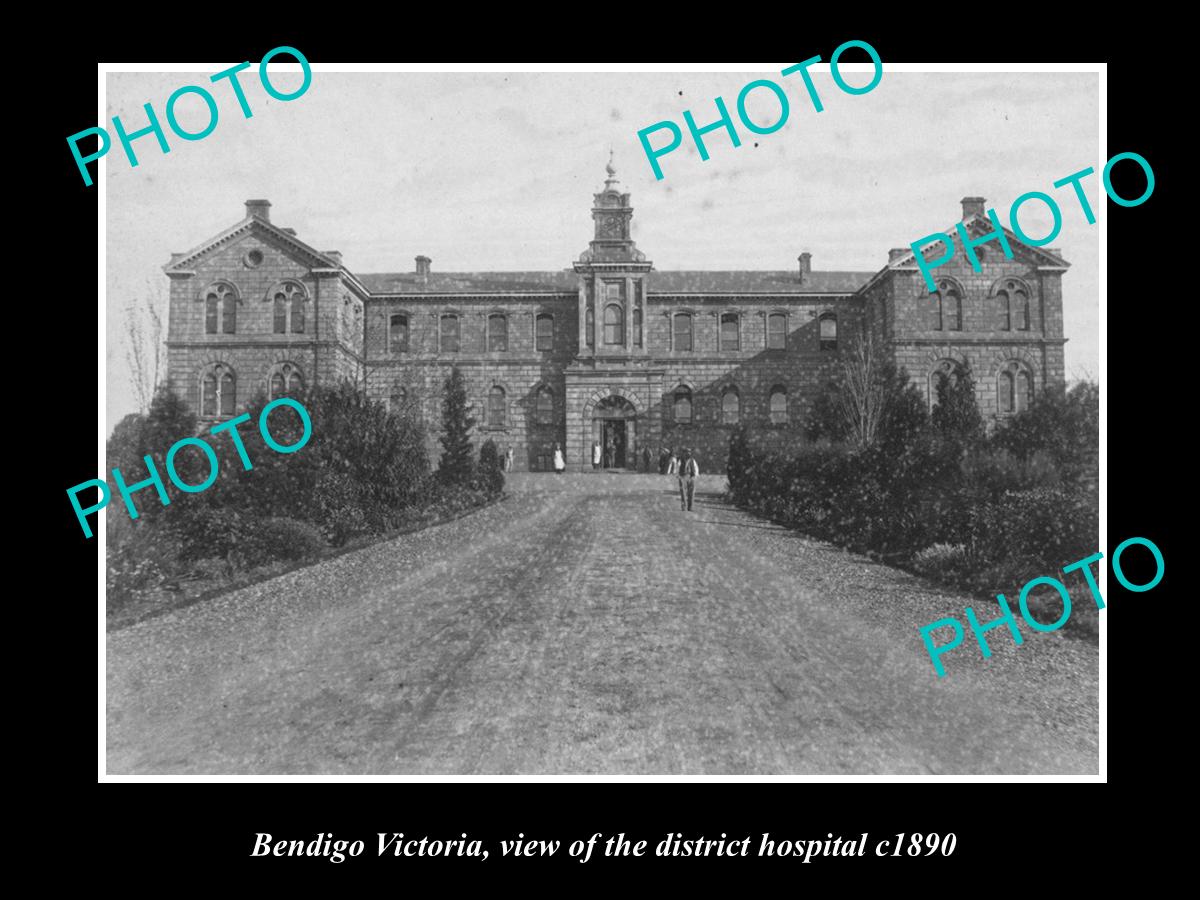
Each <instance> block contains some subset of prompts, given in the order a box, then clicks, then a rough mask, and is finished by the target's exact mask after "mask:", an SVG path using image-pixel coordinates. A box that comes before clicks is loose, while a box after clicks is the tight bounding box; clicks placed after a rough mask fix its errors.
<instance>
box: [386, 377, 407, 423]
mask: <svg viewBox="0 0 1200 900" xmlns="http://www.w3.org/2000/svg"><path fill="white" fill-rule="evenodd" d="M407 406H408V391H406V390H405V389H404V385H402V384H399V383H396V384H394V385H392V393H391V395H390V396H389V397H388V411H389V412H394V413H396V415H400V414H401V413H403V412H405V411H406V410H405V407H407Z"/></svg>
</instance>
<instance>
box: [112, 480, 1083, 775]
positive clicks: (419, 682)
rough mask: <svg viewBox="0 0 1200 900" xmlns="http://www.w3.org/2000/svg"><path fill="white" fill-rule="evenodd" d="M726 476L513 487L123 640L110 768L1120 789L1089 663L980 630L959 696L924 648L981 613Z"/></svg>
mask: <svg viewBox="0 0 1200 900" xmlns="http://www.w3.org/2000/svg"><path fill="white" fill-rule="evenodd" d="M723 482H724V479H723V478H718V477H714V476H705V477H703V478H702V479H701V485H700V489H699V491H700V493H699V497H698V502H697V508H696V511H695V512H693V513H691V514H687V513H683V512H680V510H679V500H678V494H677V493H676V492H673V491H672V490H671V484H672V482H671V481H670V480H668V479H667V478H666V477H663V476H655V475H644V476H643V475H615V474H613V475H610V474H599V475H597V474H590V473H589V474H583V475H567V476H554V475H531V474H520V473H518V474H513V475H511V476H510V479H509V488H510V490H511V491H512V496H511V497H509V498H508V499H507V500H505V501H503V502H501V503H498V504H495V505H493V506H491V507H488V508H486V509H484V510H482V511H480V512H478V513H475V514H473V515H470V516H467V517H465V518H463V519H459V520H457V521H454V522H451V523H448V524H446V525H442V526H439V527H436V528H431V529H427V530H425V531H423V532H418V533H415V534H411V535H405V536H401V537H398V538H395V539H393V540H390V541H386V542H383V543H379V544H376V545H374V546H372V547H368V548H365V549H362V550H359V551H356V552H353V553H350V554H347V555H344V556H341V557H338V558H336V559H332V560H329V561H326V562H324V563H321V564H320V565H316V566H312V567H310V568H307V569H301V570H298V571H295V572H292V573H289V574H287V575H283V576H281V577H279V578H276V579H273V580H271V581H267V582H263V583H261V584H257V585H254V586H252V587H249V588H245V589H243V590H240V591H237V592H235V593H232V594H228V595H225V596H224V597H221V598H218V599H216V600H211V601H208V602H205V603H201V604H198V605H196V606H191V607H188V608H186V609H182V610H179V611H177V612H174V613H170V614H167V615H165V616H162V617H160V618H156V619H151V620H148V621H146V622H143V623H141V624H139V625H135V626H132V627H130V628H126V629H123V630H121V631H116V632H113V633H111V634H109V635H108V638H107V712H108V715H107V719H108V722H107V748H106V749H107V766H108V771H109V772H110V773H112V774H121V773H130V774H134V773H136V774H165V773H205V774H250V773H276V774H278V773H325V774H338V773H344V774H351V773H353V774H364V773H413V774H551V773H612V774H688V773H709V774H806V773H825V774H839V773H859V774H873V773H874V774H916V775H920V774H930V773H936V774H942V773H945V774H951V773H1038V774H1060V773H1074V774H1095V773H1096V772H1097V767H1098V760H1097V721H1098V696H1097V690H1098V677H1099V673H1098V663H1099V654H1098V650H1097V647H1096V645H1095V644H1094V643H1092V642H1090V641H1086V640H1079V639H1076V638H1068V637H1064V636H1063V635H1062V633H1061V632H1055V633H1052V634H1037V633H1034V632H1032V631H1031V630H1026V631H1025V637H1026V640H1025V643H1024V644H1023V645H1022V646H1021V647H1019V648H1018V647H1014V646H1013V644H1012V640H1011V637H1009V636H1008V634H1007V630H1006V629H1003V628H1001V629H997V630H995V631H992V632H990V633H989V637H991V638H992V644H993V650H994V655H993V656H992V658H991V659H989V660H986V661H985V660H983V659H981V657H980V655H979V651H978V649H977V648H976V647H975V645H974V642H973V641H972V639H971V636H970V632H969V631H968V633H967V637H966V639H965V640H964V642H963V644H962V645H961V646H960V647H959V648H958V649H957V650H954V651H951V652H950V653H948V654H947V655H946V656H944V657H943V661H944V663H945V665H946V668H947V671H948V673H949V674H948V675H947V677H945V678H943V679H940V680H939V679H938V678H937V677H936V675H935V674H934V671H933V667H932V666H931V665H930V662H929V658H928V655H927V654H926V653H925V651H924V649H923V647H922V644H921V639H920V636H919V634H918V633H917V629H918V627H919V626H921V625H924V624H926V623H928V622H931V621H933V620H934V619H936V618H940V617H942V616H946V615H952V616H958V617H959V618H960V619H962V618H963V615H962V609H963V606H964V605H966V604H968V603H971V602H972V600H971V599H970V598H968V597H964V596H961V595H956V594H954V593H951V592H947V591H944V590H940V589H936V588H931V587H929V586H928V585H926V584H925V583H923V582H921V581H919V580H918V579H916V578H914V577H913V576H911V575H908V574H906V573H903V572H900V571H897V570H895V569H890V568H888V567H886V566H882V565H878V564H875V563H872V562H871V561H869V560H866V559H864V558H862V557H859V556H855V555H853V554H848V553H845V552H843V551H840V550H837V549H834V548H832V547H830V546H828V545H825V544H822V543H819V542H817V541H813V540H810V539H807V538H804V537H802V536H799V535H797V534H795V533H793V532H789V531H786V530H784V529H781V528H779V527H777V526H774V525H771V524H769V523H766V522H763V521H761V520H759V519H756V518H753V517H752V516H750V515H747V514H746V513H744V512H741V511H740V510H737V509H733V508H731V507H728V506H726V505H724V504H722V503H721V502H720V501H719V500H718V499H717V494H718V492H719V491H720V490H721V488H722V487H723ZM1041 574H1044V573H1040V572H1031V573H1030V577H1031V578H1032V577H1034V576H1037V575H1041ZM1016 587H1017V586H1014V593H1015V588H1016ZM980 605H981V604H978V603H976V609H977V610H978V611H979V613H980V618H981V620H982V619H983V618H984V617H983V612H984V610H982V609H980ZM992 617H993V616H991V615H989V616H988V617H987V618H992Z"/></svg>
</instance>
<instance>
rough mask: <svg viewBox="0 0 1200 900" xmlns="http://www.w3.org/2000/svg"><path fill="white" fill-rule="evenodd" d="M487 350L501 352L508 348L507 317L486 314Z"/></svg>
mask: <svg viewBox="0 0 1200 900" xmlns="http://www.w3.org/2000/svg"><path fill="white" fill-rule="evenodd" d="M487 338H488V350H489V351H490V352H494V353H497V352H498V353H502V352H504V351H506V350H508V319H507V318H506V317H505V316H499V315H496V316H488V334H487Z"/></svg>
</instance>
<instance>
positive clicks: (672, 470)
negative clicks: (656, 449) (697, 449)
mask: <svg viewBox="0 0 1200 900" xmlns="http://www.w3.org/2000/svg"><path fill="white" fill-rule="evenodd" d="M668 452H669V453H670V454H671V458H670V459H669V460H668V461H667V474H668V475H678V474H679V457H678V456H676V455H675V451H674V450H670V451H668Z"/></svg>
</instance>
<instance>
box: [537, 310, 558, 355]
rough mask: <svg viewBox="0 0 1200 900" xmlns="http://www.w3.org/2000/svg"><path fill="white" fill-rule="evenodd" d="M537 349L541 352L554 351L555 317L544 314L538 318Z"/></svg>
mask: <svg viewBox="0 0 1200 900" xmlns="http://www.w3.org/2000/svg"><path fill="white" fill-rule="evenodd" d="M536 328H537V349H538V350H539V351H546V350H553V349H554V316H551V315H549V314H547V313H542V314H541V315H539V316H538V317H537V323H536Z"/></svg>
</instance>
